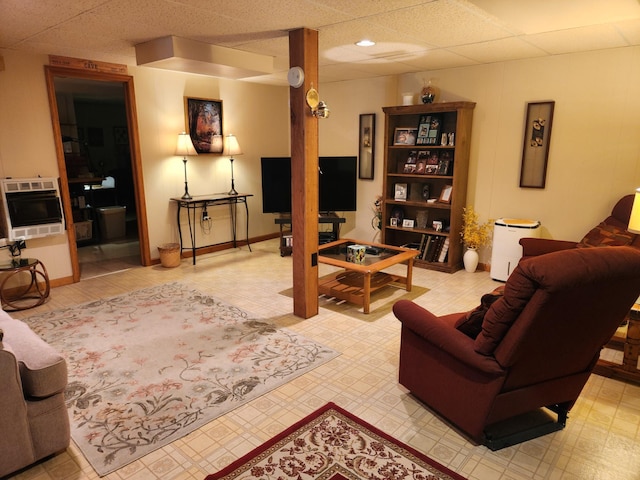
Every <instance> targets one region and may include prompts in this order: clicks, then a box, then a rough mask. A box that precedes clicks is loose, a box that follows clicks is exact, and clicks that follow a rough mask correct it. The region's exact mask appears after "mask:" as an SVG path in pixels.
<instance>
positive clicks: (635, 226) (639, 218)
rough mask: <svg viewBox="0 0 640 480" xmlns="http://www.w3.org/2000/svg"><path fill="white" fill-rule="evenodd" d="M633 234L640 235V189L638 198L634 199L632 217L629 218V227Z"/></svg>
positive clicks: (637, 192)
mask: <svg viewBox="0 0 640 480" xmlns="http://www.w3.org/2000/svg"><path fill="white" fill-rule="evenodd" d="M627 230H629V231H630V232H631V233H640V188H637V189H636V196H635V198H634V199H633V208H632V209H631V217H630V218H629V227H628V228H627Z"/></svg>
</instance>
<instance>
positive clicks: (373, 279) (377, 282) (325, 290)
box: [318, 238, 419, 313]
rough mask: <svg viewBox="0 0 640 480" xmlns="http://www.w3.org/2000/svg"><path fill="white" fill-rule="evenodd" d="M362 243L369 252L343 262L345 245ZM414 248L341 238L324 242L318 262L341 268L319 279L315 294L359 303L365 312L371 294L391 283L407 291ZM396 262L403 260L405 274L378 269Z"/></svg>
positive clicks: (368, 307)
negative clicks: (354, 260)
mask: <svg viewBox="0 0 640 480" xmlns="http://www.w3.org/2000/svg"><path fill="white" fill-rule="evenodd" d="M356 244H357V245H364V246H365V247H366V248H367V249H368V250H369V252H372V251H374V250H375V251H376V253H375V254H372V253H368V254H365V257H364V261H363V263H361V264H359V263H352V262H347V260H346V252H347V247H349V246H351V245H356ZM418 253H419V252H418V251H417V250H414V249H411V248H403V247H395V246H392V245H383V244H381V243H369V242H361V241H358V240H351V239H348V238H343V239H340V240H336V241H335V242H330V243H325V244H324V245H320V247H319V248H318V262H319V263H325V264H328V265H333V266H336V267H341V268H343V269H344V270H343V271H339V272H336V273H334V274H332V275H329V276H327V277H324V278H323V279H321V283H319V285H318V293H319V294H321V295H322V294H324V295H327V296H329V297H335V298H338V299H340V300H346V301H347V302H350V303H355V304H356V305H360V306H361V307H362V309H363V311H364V313H369V310H370V304H371V294H372V293H373V292H375V291H377V290H379V289H381V288H383V287H385V286H387V285H389V284H390V283H392V282H395V283H400V284H402V285H404V287H405V290H407V292H410V291H411V276H412V273H413V259H414V258H415V256H416V255H418ZM399 263H406V265H407V274H406V276H401V275H394V274H390V273H385V272H382V270H384V269H385V268H389V267H390V266H392V265H397V264H399Z"/></svg>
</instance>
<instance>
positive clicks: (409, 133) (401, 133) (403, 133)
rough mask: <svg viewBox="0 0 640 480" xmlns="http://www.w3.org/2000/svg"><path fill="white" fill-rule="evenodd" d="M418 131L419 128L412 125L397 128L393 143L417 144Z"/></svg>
mask: <svg viewBox="0 0 640 480" xmlns="http://www.w3.org/2000/svg"><path fill="white" fill-rule="evenodd" d="M417 133H418V129H417V128H411V127H402V128H396V129H395V130H394V133H393V144H394V145H415V144H416V135H417Z"/></svg>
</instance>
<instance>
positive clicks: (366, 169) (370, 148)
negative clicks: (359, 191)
mask: <svg viewBox="0 0 640 480" xmlns="http://www.w3.org/2000/svg"><path fill="white" fill-rule="evenodd" d="M359 145H360V147H359V154H358V178H360V179H362V180H373V165H374V157H375V146H376V114H375V113H363V114H361V115H360V143H359Z"/></svg>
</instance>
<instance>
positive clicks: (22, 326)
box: [0, 311, 67, 398]
mask: <svg viewBox="0 0 640 480" xmlns="http://www.w3.org/2000/svg"><path fill="white" fill-rule="evenodd" d="M0 329H2V331H3V332H4V339H3V343H4V344H5V345H8V346H9V347H10V349H11V351H12V352H13V354H14V355H15V357H16V360H17V361H18V366H19V369H20V378H21V380H22V390H23V392H24V395H25V397H35V398H44V397H48V396H50V395H53V394H56V393H59V392H63V391H64V389H65V387H66V386H67V363H66V362H65V359H64V358H63V357H62V356H61V355H60V354H59V353H58V352H57V351H56V350H55V349H54V348H53V347H51V345H49V344H48V343H46V342H45V341H44V340H42V339H41V338H40V337H39V336H38V335H36V334H35V333H34V332H33V331H32V330H31V329H30V328H29V326H28V325H27V324H26V323H24V322H21V321H19V320H15V319H13V318H11V317H10V316H9V315H8V314H7V313H6V312H4V311H0Z"/></svg>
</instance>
